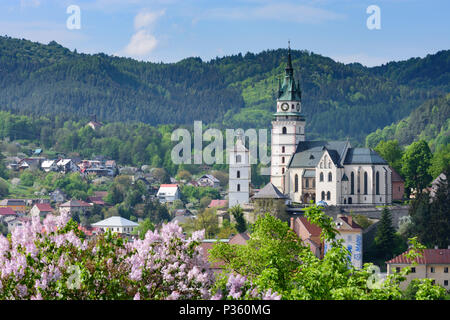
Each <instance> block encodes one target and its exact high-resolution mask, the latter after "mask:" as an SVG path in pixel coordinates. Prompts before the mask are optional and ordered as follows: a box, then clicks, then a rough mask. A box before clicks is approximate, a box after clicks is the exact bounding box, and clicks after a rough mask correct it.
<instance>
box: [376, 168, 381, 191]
mask: <svg viewBox="0 0 450 320" xmlns="http://www.w3.org/2000/svg"><path fill="white" fill-rule="evenodd" d="M375 193H376V194H380V173H379V172H378V171H377V173H376V175H375Z"/></svg>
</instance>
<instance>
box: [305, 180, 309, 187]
mask: <svg viewBox="0 0 450 320" xmlns="http://www.w3.org/2000/svg"><path fill="white" fill-rule="evenodd" d="M305 187H306V188H309V179H308V178H306V179H305Z"/></svg>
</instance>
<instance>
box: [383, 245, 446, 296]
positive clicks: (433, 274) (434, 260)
mask: <svg viewBox="0 0 450 320" xmlns="http://www.w3.org/2000/svg"><path fill="white" fill-rule="evenodd" d="M406 253H408V251H406V252H404V253H402V254H401V255H398V256H397V257H395V258H393V259H391V260H389V261H386V265H387V274H392V273H394V272H400V270H401V269H402V268H404V267H411V272H410V273H409V274H408V275H407V276H406V281H403V282H402V283H400V288H401V289H406V287H407V286H408V284H409V283H410V282H411V280H412V279H433V280H434V283H435V284H438V285H441V286H442V287H444V288H445V289H447V291H449V290H450V286H449V281H450V273H449V268H450V248H448V249H438V248H435V249H424V250H423V252H422V257H420V258H417V259H415V260H414V262H416V265H415V266H413V265H412V262H413V261H411V260H410V259H408V258H407V257H406Z"/></svg>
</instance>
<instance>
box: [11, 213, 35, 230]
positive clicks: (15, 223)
mask: <svg viewBox="0 0 450 320" xmlns="http://www.w3.org/2000/svg"><path fill="white" fill-rule="evenodd" d="M30 222H31V218H30V217H17V218H15V219H12V220H10V221H8V232H9V233H11V232H13V231H14V230H15V229H16V228H17V227H22V226H24V225H25V223H30Z"/></svg>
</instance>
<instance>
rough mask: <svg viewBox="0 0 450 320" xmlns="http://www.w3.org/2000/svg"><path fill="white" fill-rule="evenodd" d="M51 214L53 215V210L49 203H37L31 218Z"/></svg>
mask: <svg viewBox="0 0 450 320" xmlns="http://www.w3.org/2000/svg"><path fill="white" fill-rule="evenodd" d="M50 213H53V208H52V206H51V205H50V204H48V203H36V204H35V205H34V206H33V207H32V208H31V210H30V216H32V217H35V216H39V217H45V216H47V214H50Z"/></svg>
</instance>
